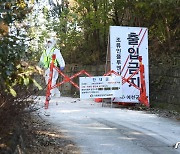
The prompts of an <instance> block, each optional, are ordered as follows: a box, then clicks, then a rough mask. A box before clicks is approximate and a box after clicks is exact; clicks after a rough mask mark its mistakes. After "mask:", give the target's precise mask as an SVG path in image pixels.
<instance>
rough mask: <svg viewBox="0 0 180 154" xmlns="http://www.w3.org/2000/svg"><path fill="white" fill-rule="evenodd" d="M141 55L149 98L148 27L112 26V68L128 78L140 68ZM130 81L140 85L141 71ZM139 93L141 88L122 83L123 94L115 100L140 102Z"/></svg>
mask: <svg viewBox="0 0 180 154" xmlns="http://www.w3.org/2000/svg"><path fill="white" fill-rule="evenodd" d="M139 56H142V62H143V64H144V67H145V83H146V95H147V96H148V98H149V64H148V29H147V28H142V27H124V26H110V60H111V65H110V66H111V70H114V71H116V72H117V73H118V74H119V75H121V76H122V77H125V78H128V77H129V76H130V75H132V74H133V73H134V72H135V71H136V70H137V69H138V68H139V60H138V57H139ZM130 82H132V83H134V84H136V85H137V86H138V87H140V84H141V83H140V73H138V74H136V75H135V76H133V78H131V79H130ZM139 95H140V92H139V90H138V89H136V88H135V87H133V86H131V85H130V84H129V83H127V82H126V83H124V84H123V85H122V95H121V96H120V97H117V98H115V99H113V101H114V102H132V103H133V102H134V103H138V102H139V101H138V97H139Z"/></svg>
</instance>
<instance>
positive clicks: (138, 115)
mask: <svg viewBox="0 0 180 154" xmlns="http://www.w3.org/2000/svg"><path fill="white" fill-rule="evenodd" d="M38 102H39V105H40V106H41V105H43V103H44V97H41V98H40V100H38ZM57 104H58V105H57ZM40 112H41V115H42V117H43V118H44V119H46V120H47V121H49V122H50V123H52V124H54V125H55V126H56V127H57V128H59V129H60V130H61V131H64V133H66V134H67V135H68V136H70V137H72V139H73V140H74V141H75V142H76V143H77V145H78V146H79V147H80V148H81V150H82V153H83V154H178V153H180V147H179V148H178V149H174V148H173V145H174V144H175V143H176V142H178V141H180V122H177V121H173V120H169V119H165V118H160V117H157V116H156V115H153V114H147V113H145V112H142V111H131V110H127V109H119V108H111V107H110V106H106V107H102V104H101V103H94V102H93V101H92V100H79V99H77V98H69V97H61V98H59V99H58V98H56V99H53V100H52V101H51V102H50V106H49V109H48V110H45V109H43V108H42V109H41V110H40Z"/></svg>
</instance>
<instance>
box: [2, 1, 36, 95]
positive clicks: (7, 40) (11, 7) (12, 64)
mask: <svg viewBox="0 0 180 154" xmlns="http://www.w3.org/2000/svg"><path fill="white" fill-rule="evenodd" d="M29 12H30V9H29V8H27V7H26V5H25V3H24V4H23V3H14V2H10V1H6V0H4V1H1V2H0V14H1V16H0V24H1V25H3V26H4V27H0V95H6V93H7V94H11V95H13V96H14V97H15V96H17V93H16V90H15V89H16V88H17V87H18V86H21V85H22V86H23V85H25V86H27V85H28V84H29V83H30V82H33V80H32V78H31V75H32V74H33V72H35V71H36V68H35V67H32V66H30V64H28V63H27V62H28V61H29V60H32V59H31V58H32V56H30V54H28V50H27V45H26V43H27V42H26V38H27V36H26V33H25V32H23V31H22V30H26V28H25V27H22V26H21V27H20V25H23V20H24V19H25V17H26V14H28V13H29ZM27 56H29V57H27ZM25 60H26V61H27V62H25Z"/></svg>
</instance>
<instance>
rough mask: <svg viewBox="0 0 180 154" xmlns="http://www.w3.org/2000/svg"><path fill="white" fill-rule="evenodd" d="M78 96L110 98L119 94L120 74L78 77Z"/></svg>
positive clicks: (83, 97) (84, 97)
mask: <svg viewBox="0 0 180 154" xmlns="http://www.w3.org/2000/svg"><path fill="white" fill-rule="evenodd" d="M79 84H80V86H79V87H80V98H82V99H87V98H112V97H119V96H121V85H122V78H121V77H120V76H94V77H80V78H79Z"/></svg>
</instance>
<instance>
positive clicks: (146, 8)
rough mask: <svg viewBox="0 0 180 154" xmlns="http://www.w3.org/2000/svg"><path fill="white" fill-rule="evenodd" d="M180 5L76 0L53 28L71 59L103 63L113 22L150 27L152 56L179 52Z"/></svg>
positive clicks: (158, 0)
mask: <svg viewBox="0 0 180 154" xmlns="http://www.w3.org/2000/svg"><path fill="white" fill-rule="evenodd" d="M178 9H179V1H176V0H146V1H144V0H131V1H130V0H128V1H127V0H113V1H108V0H99V1H98V0H89V1H84V0H75V4H74V5H73V6H71V7H68V8H66V9H63V12H62V13H61V16H60V22H59V23H56V24H54V25H55V27H54V30H55V31H57V33H58V37H59V38H60V39H61V44H60V47H61V49H62V52H63V55H65V59H66V61H67V62H69V63H73V62H76V63H77V62H79V63H83V64H92V63H93V64H95V63H96V64H99V63H104V62H105V57H106V50H107V40H108V33H109V26H111V25H117V26H136V27H147V28H148V29H149V49H150V50H149V51H150V57H151V58H156V57H157V56H159V55H162V52H163V53H164V54H165V55H166V56H169V55H170V54H176V53H178V52H179V47H178V45H177V44H178V42H179V28H178V27H179V14H178V13H177V12H178Z"/></svg>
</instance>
